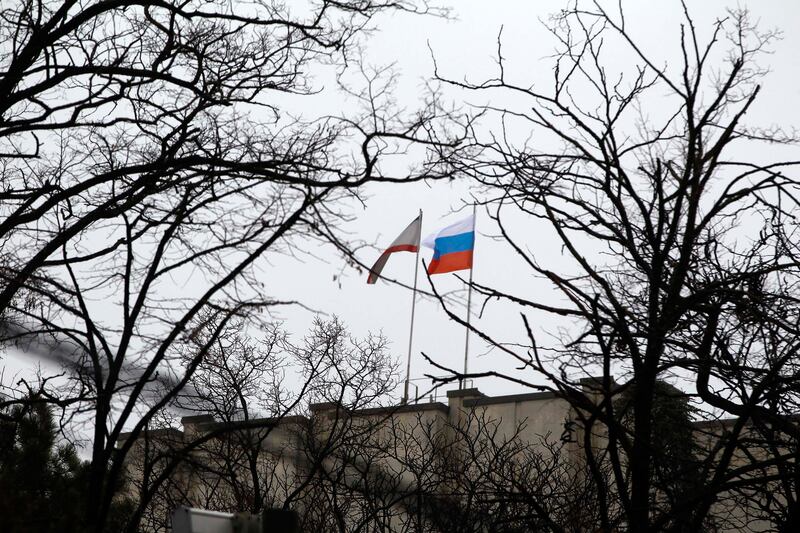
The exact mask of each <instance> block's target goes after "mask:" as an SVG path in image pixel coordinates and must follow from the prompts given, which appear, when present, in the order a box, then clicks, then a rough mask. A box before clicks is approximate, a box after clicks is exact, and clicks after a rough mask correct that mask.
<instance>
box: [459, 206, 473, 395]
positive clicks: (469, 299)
mask: <svg viewBox="0 0 800 533" xmlns="http://www.w3.org/2000/svg"><path fill="white" fill-rule="evenodd" d="M476 211H477V204H472V231H473V237H472V239H473V240H472V265H471V266H470V269H469V288H468V289H467V326H466V330H467V331H466V335H465V338H464V376H466V375H467V362H468V360H469V321H470V318H471V316H472V313H471V311H472V273H473V272H475V227H476V226H477V220H476ZM458 385H459V386H458V388H459V389H462V388H464V386H465V385H466V378H463V379H461V380H460V381H459V384H458Z"/></svg>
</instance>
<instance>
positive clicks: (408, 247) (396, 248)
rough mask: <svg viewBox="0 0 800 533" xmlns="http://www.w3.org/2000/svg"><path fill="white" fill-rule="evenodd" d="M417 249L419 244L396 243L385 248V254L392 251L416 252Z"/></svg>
mask: <svg viewBox="0 0 800 533" xmlns="http://www.w3.org/2000/svg"><path fill="white" fill-rule="evenodd" d="M417 250H419V246H414V245H413V244H398V245H397V246H390V247H388V248H387V249H386V251H385V252H383V253H385V254H390V253H393V252H416V251H417Z"/></svg>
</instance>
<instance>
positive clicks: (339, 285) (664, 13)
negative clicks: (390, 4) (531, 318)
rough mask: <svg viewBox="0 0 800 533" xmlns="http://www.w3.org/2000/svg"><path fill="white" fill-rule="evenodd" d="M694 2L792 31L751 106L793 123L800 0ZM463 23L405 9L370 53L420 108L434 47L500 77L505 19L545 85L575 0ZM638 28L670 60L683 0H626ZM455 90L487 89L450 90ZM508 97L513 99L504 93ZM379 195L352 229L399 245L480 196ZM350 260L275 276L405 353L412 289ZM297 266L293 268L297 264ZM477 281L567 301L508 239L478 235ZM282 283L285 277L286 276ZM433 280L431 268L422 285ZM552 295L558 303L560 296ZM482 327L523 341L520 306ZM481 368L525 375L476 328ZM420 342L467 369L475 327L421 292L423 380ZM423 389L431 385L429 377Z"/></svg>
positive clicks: (391, 272)
mask: <svg viewBox="0 0 800 533" xmlns="http://www.w3.org/2000/svg"><path fill="white" fill-rule="evenodd" d="M689 4H690V10H691V13H692V15H693V17H694V18H695V20H696V25H697V27H698V29H699V30H701V31H705V30H708V29H709V28H710V25H711V22H713V20H714V19H715V18H716V17H723V16H725V10H726V8H727V7H735V6H736V5H741V6H746V7H748V8H749V9H750V10H751V11H752V14H753V15H754V17H755V18H757V19H759V20H760V24H761V25H762V27H763V28H765V29H766V28H775V27H777V28H780V29H782V30H783V32H784V34H783V39H782V40H781V41H780V42H778V43H777V44H776V45H775V46H774V47H773V48H774V53H773V54H772V55H771V56H769V57H768V58H767V61H768V62H769V65H768V66H769V67H770V68H771V70H772V73H771V74H769V75H768V77H767V78H766V80H765V83H764V87H763V89H762V93H761V95H760V99H759V101H758V102H757V103H756V105H755V107H754V108H753V110H752V112H751V113H750V114H749V118H750V121H749V122H750V123H751V124H759V125H763V126H767V125H770V124H773V123H778V124H780V125H784V126H789V127H791V126H792V125H793V124H798V118H800V114H799V113H798V110H797V105H796V102H798V100H799V99H800V87H798V83H797V80H800V72H798V71H799V70H800V55H798V52H797V50H798V49H800V39H799V38H798V36H797V33H798V32H797V31H796V29H797V28H798V23H800V3H799V2H795V1H788V0H784V1H774V2H764V1H762V2H738V3H737V2H725V1H703V2H689ZM450 5H451V7H452V15H453V19H452V20H444V19H437V18H433V17H412V16H406V15H403V16H399V15H398V16H393V17H385V18H382V19H380V20H379V24H378V27H379V31H378V32H376V33H375V34H374V35H372V36H371V37H370V38H369V39H368V40H367V43H366V44H367V54H368V55H367V57H368V59H369V61H370V62H372V63H374V64H389V63H394V64H395V68H396V69H397V71H398V72H399V73H400V75H401V79H400V84H399V87H398V93H397V94H398V98H399V99H400V100H401V101H402V102H404V103H405V104H406V105H407V106H409V107H411V108H413V107H414V105H415V101H416V99H417V98H418V94H420V89H421V86H422V83H423V80H424V79H425V78H429V77H430V76H431V75H432V73H433V63H432V60H431V53H430V51H429V47H430V49H431V50H433V53H434V55H435V57H436V61H437V64H438V65H439V69H440V71H441V72H442V73H443V74H444V75H447V76H449V77H452V78H462V77H464V76H467V77H468V78H470V79H472V80H478V79H480V78H483V77H487V76H491V75H493V74H494V72H495V70H494V69H495V68H496V65H495V59H494V53H495V51H496V47H497V36H498V32H499V31H500V29H501V28H503V33H502V43H503V54H504V56H505V57H506V58H507V72H508V73H509V75H510V76H512V77H513V78H514V79H515V80H526V81H530V82H534V83H536V82H539V83H544V82H546V81H548V80H549V79H550V76H551V75H552V62H551V61H550V60H549V59H548V58H547V56H548V55H550V54H551V53H552V52H553V49H554V48H553V42H552V41H551V40H550V38H549V35H548V33H547V31H546V30H545V28H544V27H543V25H542V22H541V20H543V19H546V17H547V16H548V15H549V14H550V13H552V12H554V11H556V10H557V9H559V7H560V6H562V5H564V4H563V2H557V1H538V2H533V1H509V0H504V1H498V2H485V1H479V0H459V1H458V2H453V3H451V4H450ZM623 6H624V7H625V13H626V19H627V24H628V28H630V29H631V33H633V35H634V36H635V37H636V38H637V39H639V42H641V43H643V45H644V48H645V49H646V50H647V51H649V52H650V53H652V54H653V55H655V56H656V57H658V58H662V59H663V61H664V62H666V63H668V62H669V61H671V60H675V59H676V56H675V54H676V52H678V48H677V45H678V35H679V33H678V30H679V24H680V22H681V6H680V3H679V2H678V1H659V2H642V1H636V2H633V1H628V2H624V3H623ZM627 66H628V65H626V64H624V60H622V59H620V62H619V63H618V64H608V65H607V67H608V70H609V71H610V72H613V71H615V70H620V69H624V68H626V67H627ZM448 94H449V96H451V97H452V98H454V99H456V100H457V99H458V98H459V97H461V98H467V99H468V101H474V100H475V96H470V95H460V96H459V95H458V94H457V93H448ZM493 103H494V104H496V105H499V104H502V103H503V102H496V101H495V102H493ZM795 159H797V157H795ZM369 194H370V200H369V202H367V204H366V206H364V207H363V208H357V209H356V214H357V216H358V219H357V222H356V223H355V224H353V226H352V228H351V230H352V231H353V232H354V234H355V235H356V236H357V237H358V238H362V239H365V240H367V241H374V242H377V243H379V244H381V245H388V244H389V243H390V242H391V241H392V240H393V239H394V237H395V236H396V235H397V234H398V233H399V232H400V231H401V230H402V229H403V228H404V227H405V226H406V225H407V224H408V223H409V222H410V221H411V220H412V219H413V218H414V217H415V216H416V213H417V210H418V209H420V208H421V209H423V211H424V224H423V235H426V234H428V233H430V232H433V231H435V230H437V229H438V228H441V227H442V226H443V225H446V224H448V223H450V222H452V221H454V220H457V219H458V218H459V217H461V216H463V215H460V214H452V213H451V212H452V211H453V210H456V209H459V208H461V207H462V206H463V205H464V203H465V202H467V201H468V199H469V190H468V189H467V187H466V186H465V185H464V184H462V183H454V184H435V185H415V186H403V187H392V186H381V187H373V188H371V189H370V190H369ZM487 222H488V221H487V220H486V218H485V217H481V216H480V215H479V219H478V232H479V234H487V233H488V234H491V233H493V231H494V230H493V228H492V227H491V226H490V225H489V224H487ZM515 229H516V230H518V231H521V232H525V233H526V234H528V235H530V236H532V238H531V239H529V240H528V243H529V245H530V246H532V249H533V250H535V253H536V256H537V258H538V259H539V260H541V261H542V262H543V263H545V264H549V265H555V266H557V265H558V264H559V260H560V256H561V252H560V249H559V248H558V247H557V246H555V245H554V242H555V241H554V240H553V239H552V237H551V236H549V235H548V234H547V233H546V227H544V226H541V225H539V224H537V223H536V222H534V221H530V220H528V221H524V220H521V221H519V225H518V227H517V228H515ZM378 254H379V251H377V250H364V251H363V252H362V253H361V254H360V257H361V259H362V261H363V262H364V263H367V264H371V263H372V262H373V261H374V260H375V259H376V258H377V256H378ZM430 255H431V254H430V251H429V250H425V249H423V252H422V257H423V258H424V259H426V260H429V259H430ZM413 261H414V256H413V254H410V253H403V254H395V255H394V256H393V257H392V258H391V259H390V261H389V263H388V266H387V267H386V269H385V271H384V273H385V274H386V275H387V276H390V277H396V278H397V279H399V280H401V281H406V282H408V283H410V282H411V280H412V277H413V266H414V263H413ZM340 268H341V265H340V264H338V263H337V262H335V261H334V262H333V264H325V262H323V261H314V260H309V261H307V262H306V263H305V264H303V265H299V266H298V265H296V264H294V263H293V262H290V261H288V260H287V261H286V262H280V263H279V264H276V268H275V270H274V271H273V272H271V273H270V277H271V276H273V275H274V276H277V277H279V279H280V290H281V291H282V292H283V293H285V295H292V296H295V297H298V298H299V299H301V300H303V301H305V302H309V303H310V304H311V305H313V306H314V307H315V308H317V309H320V310H323V311H325V312H327V313H331V314H334V313H335V314H337V315H339V316H340V317H341V318H342V319H343V320H344V321H345V323H347V324H348V325H349V326H350V328H351V330H352V331H353V333H355V334H357V335H363V334H365V333H366V332H368V331H383V333H384V334H385V335H386V336H387V337H388V338H389V339H390V340H391V341H392V343H393V344H392V347H393V352H394V353H395V354H396V356H397V357H398V358H399V359H401V360H404V359H405V353H406V343H407V339H408V326H409V310H410V304H411V301H410V294H409V291H407V290H406V289H403V288H401V287H397V286H394V285H390V284H387V283H381V282H379V283H378V284H377V285H374V286H368V285H366V283H365V281H366V275H365V274H362V275H359V274H357V273H356V272H354V271H346V272H345V275H344V277H343V278H341V279H337V280H334V279H333V277H334V275H335V274H338V272H339V270H340ZM290 272H291V273H290ZM474 275H475V279H476V281H478V282H480V283H483V284H489V285H497V286H502V287H506V288H508V287H513V288H514V290H516V291H518V292H519V293H520V294H524V295H526V296H528V297H535V298H537V299H541V300H544V301H546V302H547V303H555V300H554V299H555V298H557V296H556V294H555V293H554V292H552V291H551V290H550V288H549V287H548V286H547V284H545V283H543V282H541V281H539V280H535V279H533V278H532V277H531V276H530V274H529V272H528V271H526V270H525V269H524V268H522V267H521V266H520V265H519V264H518V263H517V262H516V261H515V260H514V258H513V255H512V254H511V253H509V251H508V250H507V249H506V248H505V247H504V246H503V245H502V244H501V243H496V242H492V241H491V240H490V239H488V238H487V237H486V236H485V235H479V236H478V238H477V244H476V251H475V272H474ZM433 279H434V280H435V282H436V283H437V286H440V287H442V288H443V289H457V288H459V286H460V283H459V282H458V281H457V280H456V279H454V276H453V275H451V274H446V275H440V276H434V278H433ZM276 281H277V280H276ZM426 285H427V280H425V278H424V277H423V276H422V275H421V277H420V286H421V287H426ZM548 300H549V301H548ZM283 316H284V317H285V318H286V319H287V325H288V326H289V329H290V330H291V331H293V332H295V333H296V334H299V333H300V332H302V331H303V329H304V328H306V327H307V326H308V325H309V324H310V321H311V318H312V315H311V314H310V313H308V312H305V311H301V310H295V311H290V312H284V313H283ZM535 318H536V320H537V327H538V329H539V333H540V334H541V335H542V339H550V338H551V337H550V336H549V334H550V333H552V332H553V331H554V329H555V328H557V327H558V326H560V325H563V324H557V323H555V322H554V321H552V320H549V319H546V318H545V317H543V316H537V317H535ZM478 323H479V324H480V325H481V327H485V328H487V329H488V330H490V331H493V332H495V333H499V334H500V335H501V336H502V337H503V338H504V339H505V340H508V341H513V340H515V339H519V338H520V337H519V335H520V333H521V332H522V329H521V322H520V319H519V315H518V313H516V312H513V311H512V310H511V309H501V308H493V307H491V306H490V307H489V308H488V310H487V313H486V316H485V317H483V318H482V319H480V320H479V321H478ZM472 342H473V344H472V350H471V355H470V369H471V370H474V371H481V370H489V369H500V370H504V371H510V372H513V367H514V364H513V362H512V361H510V360H509V358H508V356H504V355H502V354H500V353H497V352H492V351H487V347H486V346H485V345H483V343H481V342H478V340H477V339H475V338H474V337H473V341H472ZM420 351H424V352H426V353H427V354H429V355H431V356H432V357H435V358H436V360H438V361H441V362H442V363H444V364H448V365H452V366H454V367H456V368H460V367H461V365H462V358H463V353H464V331H463V328H460V327H457V326H456V325H455V324H453V323H451V322H450V321H448V319H447V317H446V316H445V315H444V313H443V312H442V311H441V309H439V308H438V305H437V304H436V303H435V302H433V301H426V300H420V301H419V302H418V305H417V325H416V331H415V342H414V356H413V360H412V378H421V377H422V376H423V375H424V374H425V373H430V372H433V373H436V371H434V370H433V369H432V368H430V367H429V366H428V365H426V364H424V362H423V360H422V358H421V357H420V355H419V353H420ZM418 383H420V386H422V384H423V382H422V381H420V382H418ZM475 385H476V386H477V387H479V388H480V389H481V390H482V391H483V392H485V393H489V394H492V395H496V394H507V393H514V392H520V391H521V387H519V386H514V385H509V384H508V383H503V382H499V381H497V380H488V379H484V380H480V381H478V382H476V383H475Z"/></svg>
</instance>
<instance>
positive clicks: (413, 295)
mask: <svg viewBox="0 0 800 533" xmlns="http://www.w3.org/2000/svg"><path fill="white" fill-rule="evenodd" d="M421 241H422V209H420V210H419V238H418V239H417V254H416V255H415V256H414V260H415V261H416V263H415V265H414V290H413V291H411V325H410V327H409V330H408V359H407V361H406V385H405V390H404V392H403V401H402V403H403V404H406V403H408V399H409V398H408V387H409V383H410V381H411V346H412V345H413V341H414V311H415V309H416V307H417V277H418V276H417V274H418V273H419V249H420V248H421V247H422V242H421Z"/></svg>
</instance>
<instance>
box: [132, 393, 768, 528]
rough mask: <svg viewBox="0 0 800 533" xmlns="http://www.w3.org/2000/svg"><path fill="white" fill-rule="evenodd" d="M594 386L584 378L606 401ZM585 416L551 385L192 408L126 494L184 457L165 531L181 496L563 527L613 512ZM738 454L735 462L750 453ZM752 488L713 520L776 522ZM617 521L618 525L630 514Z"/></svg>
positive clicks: (138, 465)
mask: <svg viewBox="0 0 800 533" xmlns="http://www.w3.org/2000/svg"><path fill="white" fill-rule="evenodd" d="M596 383H597V381H596V380H593V379H587V380H584V381H583V382H582V387H583V389H584V392H585V393H587V395H588V396H589V397H592V395H595V396H596V398H597V399H598V401H599V398H600V394H599V392H597V391H595V390H594V389H593V387H596ZM673 390H675V391H677V389H673ZM585 419H586V417H585V416H581V413H578V412H576V410H575V409H574V408H573V407H572V406H571V405H570V403H569V402H567V401H566V400H565V399H563V398H561V397H559V396H557V395H556V394H554V393H551V392H541V393H531V394H516V395H508V396H495V397H489V396H485V395H484V394H482V393H481V392H480V391H479V390H477V389H475V388H468V389H462V390H452V391H449V392H448V393H447V403H444V402H438V401H429V402H425V403H416V404H409V405H400V406H389V407H377V408H372V409H362V410H358V411H349V410H347V409H344V408H342V407H340V406H337V405H336V404H333V403H322V404H313V405H311V406H310V409H309V414H308V415H307V416H291V417H284V418H280V419H259V420H248V421H239V422H236V423H235V424H236V430H235V431H231V429H230V424H229V423H222V422H219V421H216V420H214V419H213V417H210V416H208V415H200V416H190V417H184V418H183V419H182V425H183V430H182V431H179V430H176V429H164V430H156V431H152V432H150V433H148V434H146V435H145V436H143V437H141V438H140V439H139V440H138V441H137V443H136V444H135V449H134V453H132V454H130V457H131V459H130V461H129V462H128V472H129V478H128V479H129V481H128V495H129V496H130V497H132V498H134V499H136V498H139V496H140V495H141V494H143V493H142V491H143V490H146V488H147V487H148V486H149V485H150V484H151V481H152V480H153V479H156V478H158V476H159V475H160V473H163V472H167V471H168V469H169V468H171V467H170V466H169V465H177V466H176V468H174V469H173V470H169V475H168V476H165V478H166V479H168V481H167V482H165V483H164V484H163V486H162V487H160V488H159V490H158V491H157V497H155V498H154V499H153V503H152V504H151V505H150V506H149V507H148V510H147V513H146V516H145V521H144V527H146V528H147V529H149V530H163V529H165V528H166V527H167V526H168V523H167V522H166V520H167V519H166V517H167V516H169V513H170V511H171V510H172V509H173V508H175V507H177V506H178V505H190V506H194V507H202V508H208V509H213V510H219V511H228V512H231V511H251V512H259V511H260V510H261V509H262V508H263V507H285V508H292V509H295V510H296V511H297V512H298V513H299V515H300V516H301V525H302V527H303V529H304V530H307V531H531V530H548V529H555V528H554V527H551V526H553V525H555V524H566V523H569V524H571V525H573V526H574V528H575V529H574V530H593V529H594V530H596V529H598V525H597V524H598V519H597V516H598V513H599V512H600V511H601V509H600V506H602V505H605V508H603V509H602V512H604V513H606V514H607V515H611V516H614V515H615V514H616V511H615V508H616V507H619V502H616V501H615V499H614V496H613V490H612V491H611V492H610V493H609V494H610V496H608V497H607V499H606V500H605V503H602V502H603V500H601V499H599V498H598V494H597V486H596V484H595V483H593V482H592V477H591V476H590V475H589V470H588V468H589V465H587V459H586V456H587V454H586V453H585V450H586V448H587V446H588V447H591V448H592V449H593V450H596V451H597V453H596V456H595V460H596V462H597V464H596V465H594V466H595V468H599V469H600V470H603V469H606V468H610V466H609V464H608V462H607V461H606V460H605V455H604V454H605V453H606V452H605V448H606V447H605V443H606V438H607V435H606V434H605V430H604V429H603V426H600V425H597V426H593V427H592V428H591V430H590V431H588V434H587V430H586V429H585V428H586V422H585ZM730 423H731V422H730V421H727V422H726V421H714V422H702V423H695V424H694V426H695V427H694V429H692V431H693V433H694V434H695V437H694V440H695V441H696V446H695V447H694V449H695V453H696V454H698V455H699V456H702V455H703V454H705V453H710V451H711V450H714V449H715V446H716V445H717V444H718V442H720V439H721V438H722V436H723V435H724V434H725V433H726V432H728V431H730ZM123 438H127V436H123ZM187 446H188V449H187ZM736 453H738V454H740V455H741V457H738V458H737V463H736V464H738V465H746V464H748V463H749V462H750V461H751V459H752V458H750V457H748V455H749V454H748V453H742V451H741V450H738V451H736ZM701 459H702V457H701V458H700V459H699V461H701ZM698 464H700V463H699V462H698ZM145 472H147V474H145ZM747 494H748V493H747V491H744V492H741V493H737V494H731V495H730V497H722V498H719V499H718V500H717V501H715V502H714V503H713V506H714V511H713V512H712V516H714V519H713V520H711V521H710V522H708V524H707V525H708V528H709V529H714V530H718V531H766V530H769V526H770V523H769V521H768V520H766V519H765V514H764V512H763V505H760V502H757V501H753V500H752V498H748V497H747ZM531 510H535V512H531ZM618 514H619V515H620V516H622V515H621V513H618ZM620 520H622V519H620ZM709 524H710V525H709ZM612 529H619V530H624V522H622V521H621V522H617V523H615V524H614V526H613V527H612Z"/></svg>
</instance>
